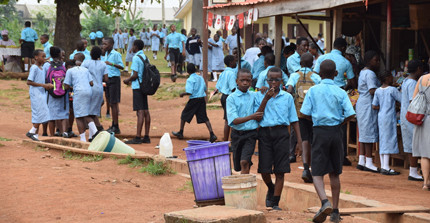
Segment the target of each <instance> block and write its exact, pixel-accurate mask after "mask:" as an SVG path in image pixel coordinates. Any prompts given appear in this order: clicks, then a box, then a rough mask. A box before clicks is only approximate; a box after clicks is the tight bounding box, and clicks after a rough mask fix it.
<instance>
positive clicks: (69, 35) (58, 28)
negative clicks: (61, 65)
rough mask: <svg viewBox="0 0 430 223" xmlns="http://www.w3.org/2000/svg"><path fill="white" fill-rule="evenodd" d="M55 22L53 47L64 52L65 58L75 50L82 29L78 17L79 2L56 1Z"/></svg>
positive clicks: (69, 0) (76, 0) (72, 0)
mask: <svg viewBox="0 0 430 223" xmlns="http://www.w3.org/2000/svg"><path fill="white" fill-rule="evenodd" d="M56 2H57V21H56V23H55V39H54V46H58V47H60V48H62V49H63V50H64V51H66V58H69V55H70V54H71V53H72V52H73V50H74V49H75V48H76V41H78V40H79V39H80V37H81V36H80V32H81V29H82V26H81V22H80V20H79V16H80V15H81V12H82V11H81V10H80V9H79V0H57V1H56Z"/></svg>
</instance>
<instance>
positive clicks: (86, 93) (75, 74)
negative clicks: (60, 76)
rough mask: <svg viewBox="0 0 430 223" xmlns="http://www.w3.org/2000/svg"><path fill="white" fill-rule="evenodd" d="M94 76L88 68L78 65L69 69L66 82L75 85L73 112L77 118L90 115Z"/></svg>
mask: <svg viewBox="0 0 430 223" xmlns="http://www.w3.org/2000/svg"><path fill="white" fill-rule="evenodd" d="M90 81H93V78H92V76H91V74H90V72H89V71H88V69H87V68H85V67H81V66H76V67H73V68H70V69H68V70H67V73H66V79H64V84H67V85H69V86H70V87H73V112H74V114H75V118H81V117H86V116H88V115H90V107H91V103H92V101H91V97H92V89H91V88H92V87H91V85H90Z"/></svg>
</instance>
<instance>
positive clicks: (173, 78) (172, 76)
mask: <svg viewBox="0 0 430 223" xmlns="http://www.w3.org/2000/svg"><path fill="white" fill-rule="evenodd" d="M177 78H178V77H177V76H176V74H172V75H170V79H171V80H172V82H176V79H177Z"/></svg>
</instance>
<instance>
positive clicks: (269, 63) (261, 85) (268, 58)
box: [255, 54, 288, 92]
mask: <svg viewBox="0 0 430 223" xmlns="http://www.w3.org/2000/svg"><path fill="white" fill-rule="evenodd" d="M264 67H266V69H265V70H263V71H261V73H260V74H259V75H258V80H257V84H256V85H255V88H258V89H260V90H261V91H263V92H264V91H266V90H267V89H268V88H269V83H268V81H267V73H268V71H269V70H270V69H272V68H273V67H275V55H274V54H266V55H265V57H264ZM281 71H282V70H281ZM287 82H288V76H287V75H286V74H285V73H284V71H282V84H281V89H283V90H284V89H285V87H284V86H285V85H286V84H287Z"/></svg>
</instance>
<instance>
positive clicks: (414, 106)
mask: <svg viewBox="0 0 430 223" xmlns="http://www.w3.org/2000/svg"><path fill="white" fill-rule="evenodd" d="M429 88H430V86H429V87H426V88H425V89H424V90H423V87H422V79H421V80H420V85H419V92H418V94H417V95H416V96H415V98H414V99H413V100H412V102H411V104H409V107H408V112H407V113H406V119H407V120H408V121H409V122H410V123H412V124H414V125H422V124H423V121H424V117H425V116H426V114H427V104H428V103H429V102H428V101H427V97H426V91H427V89H429Z"/></svg>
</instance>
